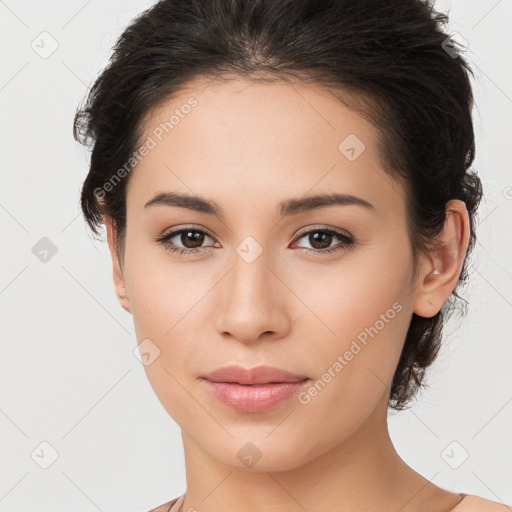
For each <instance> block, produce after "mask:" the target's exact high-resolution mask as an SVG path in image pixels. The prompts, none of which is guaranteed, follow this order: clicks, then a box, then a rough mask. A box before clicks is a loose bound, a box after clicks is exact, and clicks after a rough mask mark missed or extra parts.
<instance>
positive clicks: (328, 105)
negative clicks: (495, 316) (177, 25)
mask: <svg viewBox="0 0 512 512" xmlns="http://www.w3.org/2000/svg"><path fill="white" fill-rule="evenodd" d="M190 97H194V98H196V99H197V100H198V105H197V106H196V107H194V108H193V109H192V111H191V113H190V114H188V116H184V118H183V119H181V120H180V122H179V124H177V125H176V126H175V127H174V129H173V130H172V131H170V132H169V134H168V135H167V136H165V137H164V138H162V140H161V141H159V142H158V144H157V146H156V147H155V148H153V149H152V150H151V151H150V152H149V154H148V155H147V156H146V157H145V158H144V159H143V160H142V161H141V162H140V163H139V164H138V165H137V166H136V167H135V169H134V170H132V173H131V175H130V178H129V179H130V181H129V183H128V189H127V231H126V240H125V245H124V251H123V253H122V255H119V254H118V253H117V251H116V248H115V229H114V225H113V223H112V220H111V219H110V218H109V217H108V216H105V225H106V229H107V237H108V243H109V248H110V253H111V256H112V262H113V276H114V283H115V287H116V292H117V295H118V297H119V300H120V303H121V305H122V306H123V307H124V308H125V309H126V310H127V311H129V312H130V313H131V314H132V315H133V319H134V324H135V330H136V335H137V340H138V342H139V343H140V342H141V341H142V340H144V339H146V338H149V339H150V340H151V341H152V343H154V344H155V345H156V346H157V347H158V349H159V350H160V356H159V357H157V358H156V359H155V360H154V361H153V362H152V363H151V364H150V365H148V366H145V367H144V368H145V371H146V373H147V376H148V378H149V381H150V383H151V385H152V387H153V389H154V390H155V392H156V394H157V396H158V398H159V400H160V401H161V403H162V405H163V406H164V407H165V409H166V410H167V411H168V413H169V414H170V415H171V416H172V418H174V420H175V421H176V422H177V423H178V424H179V425H180V427H181V430H182V438H183V445H184V453H185V461H186V477H187V492H186V497H185V501H184V504H183V510H189V508H190V507H195V509H197V510H200V511H201V512H209V511H218V510H223V511H224V512H230V511H240V510H245V511H249V512H251V511H257V510H266V511H270V512H284V511H286V512H292V511H303V510H309V511H317V510H329V509H330V510H337V511H343V512H345V511H346V512H348V511H354V510H365V511H368V512H372V511H375V512H377V511H379V512H382V510H397V511H399V510H400V511H401V512H420V511H425V512H427V511H429V512H436V511H438V512H442V511H448V510H450V509H451V508H453V507H454V506H455V505H456V504H457V503H458V502H459V501H460V496H459V495H457V494H454V493H451V492H448V491H446V490H444V489H442V488H439V487H438V486H436V485H434V484H433V483H430V482H429V481H428V480H426V479H425V478H424V477H423V476H421V475H419V474H418V473H416V472H415V471H414V470H413V469H412V468H410V467H409V466H408V465H407V464H406V463H405V462H404V461H402V459H401V458H400V456H399V455H398V454H397V452H396V451H395V449H394V447H393V444H392V442H391V439H390V436H389V432H388V426H387V402H388V395H389V389H390V388H389V387H390V385H391V381H392V377H393V373H394V371H395V368H396V366H397V363H398V359H399V356H400V353H401V349H402V346H403V343H404V341H405V336H406V332H407V329H408V326H409V323H410V320H411V317H412V313H413V312H415V313H416V314H418V315H421V316H425V317H431V316H433V315H435V314H436V313H437V312H438V311H439V310H440V309H441V307H442V305H443V303H444V302H445V300H446V299H447V298H448V296H449V295H450V293H451V292H452V290H453V289H454V287H455V285H456V284H457V279H458V277H459V274H460V271H461V265H462V262H463V258H464V256H465V254H466V248H467V245H468V239H469V217H468V213H467V210H466V207H465V205H464V203H463V202H461V201H455V200H454V201H450V202H449V203H448V206H449V210H450V212H451V214H450V215H447V218H446V223H445V229H444V231H443V234H442V236H441V237H440V239H439V241H440V245H439V249H437V250H436V251H435V252H433V253H431V255H430V256H429V257H425V256H423V257H422V258H421V267H420V268H421V271H420V273H419V276H418V278H417V280H416V281H415V282H414V283H413V284H412V285H411V283H410V280H411V277H412V271H413V267H412V254H411V249H410V243H409V239H408V237H407V232H406V217H405V200H404V191H403V189H402V187H401V186H400V185H399V184H398V183H396V182H394V181H393V180H392V179H391V178H390V176H389V175H387V174H386V173H385V172H384V170H383V167H382V162H381V160H380V157H379V153H378V151H377V146H376V135H377V133H376V130H375V128H374V127H373V126H372V125H371V124H369V123H368V122H367V121H366V120H364V119H363V118H362V117H360V116H359V115H358V114H357V113H356V112H354V111H352V110H350V109H348V108H347V107H345V106H344V105H343V104H342V103H340V102H339V101H338V100H336V99H335V98H334V97H333V96H332V95H331V94H330V93H329V92H326V91H325V90H323V89H322V88H321V87H319V86H318V85H314V84H293V85H292V84H287V83H284V82H276V83H272V84H268V83H267V84H264V83H255V82H249V81H243V80H241V79H236V80H233V81H230V82H208V83H207V82H205V81H201V80H197V81H195V82H192V83H191V84H190V86H189V87H188V88H186V89H182V91H181V92H180V95H179V96H176V97H174V98H173V99H172V101H168V102H166V103H164V104H161V105H160V106H159V107H158V108H156V109H155V110H153V111H152V112H151V113H150V114H151V115H150V116H149V117H148V119H147V125H146V135H147V134H150V133H151V130H153V129H154V128H155V127H156V126H158V125H159V123H161V122H163V121H165V120H168V119H169V117H170V116H171V115H172V113H173V112H174V110H175V109H176V108H179V107H180V106H181V105H183V104H184V103H186V101H187V100H188V99H189V98H190ZM350 134H355V135H356V136H357V137H358V138H359V139H360V140H361V141H363V142H364V144H365V146H366V149H365V150H364V152H363V153H362V154H361V155H360V156H359V157H358V158H357V159H356V160H355V161H349V160H348V159H347V158H346V157H345V156H344V155H343V154H342V153H341V152H340V151H339V150H338V145H339V144H340V142H341V141H343V140H344V139H345V138H346V137H347V136H348V135H350ZM161 191H174V192H179V193H189V194H193V195H198V196H201V197H205V198H208V199H210V200H213V201H215V203H216V204H217V205H218V206H219V207H220V208H222V210H223V211H224V217H223V218H222V219H220V218H217V217H215V216H214V215H209V214H206V213H199V212H195V211H192V210H189V209H187V208H183V207H176V206H164V205H159V206H154V207H149V208H145V207H144V204H145V203H146V202H147V201H149V200H150V199H151V198H152V197H153V196H154V195H155V194H156V193H157V192H161ZM332 192H340V193H350V194H353V195H355V196H358V197H360V198H363V199H365V200H366V201H368V202H370V203H371V204H372V205H373V206H374V208H373V209H366V208H363V207H361V206H357V205H344V206H339V205H337V206H330V207H325V208H322V209H318V210H315V211H310V212H302V213H298V214H296V215H293V216H290V217H285V218H282V219H281V218H280V216H279V211H278V206H277V205H278V204H279V203H280V202H281V201H283V200H287V199H290V198H295V199H298V198H301V197H303V196H304V195H313V194H317V193H332ZM191 225H193V227H194V228H195V229H203V230H206V231H207V232H209V233H211V234H212V235H213V236H212V237H210V236H209V235H205V236H204V238H203V239H202V240H203V242H202V246H201V247H202V248H203V252H202V253H195V254H192V255H190V256H181V255H178V254H175V253H172V252H170V251H169V250H166V249H165V248H164V246H163V245H162V244H161V243H159V242H156V241H155V238H156V237H158V236H160V235H163V234H166V233H168V232H170V231H171V230H176V229H179V228H182V227H190V226H191ZM315 228H316V229H317V230H318V229H326V228H331V229H338V230H341V231H344V232H347V233H349V234H350V235H351V236H352V237H353V238H354V239H355V245H354V246H353V247H350V248H346V247H343V245H342V244H341V242H340V240H339V239H337V238H336V237H332V238H331V242H330V243H329V240H328V241H327V242H326V243H325V244H324V245H323V246H322V245H321V244H319V243H318V242H317V243H316V244H315V240H314V239H312V237H311V236H308V235H306V236H304V235H302V234H301V235H300V237H299V236H298V234H299V230H301V231H310V230H314V229H315ZM248 236H251V237H253V238H254V239H255V240H256V241H257V244H259V246H260V247H261V249H262V253H261V254H260V255H259V257H258V258H256V259H255V261H253V262H251V263H248V262H247V261H246V260H244V259H243V258H242V257H241V256H240V255H239V254H238V253H237V251H236V249H237V247H238V246H239V244H240V243H241V242H242V241H243V240H244V239H245V238H246V237H248ZM172 240H173V242H174V243H175V244H176V245H177V246H179V247H182V248H183V247H188V248H192V247H194V246H193V245H192V244H191V243H190V242H189V243H188V245H184V244H186V243H187V239H185V242H183V239H182V238H181V237H180V236H179V235H178V236H175V237H174V238H173V239H172ZM199 243H201V242H199ZM323 247H328V248H331V247H339V250H338V251H334V252H331V253H329V254H322V253H321V251H322V250H324V251H325V249H323ZM306 249H310V250H314V249H317V250H318V252H317V253H316V254H313V253H311V254H307V253H306V252H305V250H306ZM251 250H254V249H251ZM436 269H437V273H434V271H435V270H436ZM394 303H398V304H400V305H401V310H400V312H397V313H396V315H395V316H394V318H393V319H392V320H389V321H388V322H387V323H386V324H385V327H384V328H382V329H380V330H379V332H378V334H377V335H376V336H374V337H373V338H370V339H369V341H368V344H367V345H366V346H364V348H363V349H362V350H361V351H360V352H359V353H358V354H357V355H355V356H354V357H353V359H352V360H351V361H349V362H348V364H346V366H344V368H343V370H342V371H341V372H339V373H338V374H337V375H336V377H335V378H333V379H332V380H331V381H330V382H329V383H328V384H327V385H326V386H325V387H324V388H323V389H322V390H321V392H319V393H318V394H317V395H316V396H315V397H313V398H311V401H310V402H309V403H308V404H301V403H299V401H298V400H297V399H296V398H292V399H290V400H287V401H286V402H284V403H281V404H280V405H279V406H277V407H275V408H274V409H272V410H270V411H267V412H264V413H256V414H251V413H242V412H237V411H235V410H234V409H231V408H228V407H227V406H225V405H223V404H222V403H220V402H218V401H217V400H216V399H215V398H214V397H213V396H212V395H210V394H209V393H208V391H207V390H206V388H205V386H204V383H203V382H202V381H201V380H200V379H199V376H200V375H203V374H205V373H207V372H210V371H212V370H214V369H216V368H219V367H222V366H225V365H228V364H240V365H241V366H244V367H246V368H252V367H254V366H259V365H260V364H266V365H270V366H276V367H278V368H282V369H286V370H289V371H291V372H294V373H299V374H305V375H307V376H309V377H310V378H311V379H312V380H313V382H315V381H317V380H318V379H321V378H322V375H323V374H324V373H325V372H326V371H327V369H328V368H329V367H332V366H333V363H334V362H335V361H336V359H337V357H338V355H340V354H341V355H343V354H344V353H345V352H346V351H347V350H348V349H349V348H350V346H351V344H352V342H353V340H355V339H356V338H357V335H358V334H359V333H361V332H362V331H364V329H365V328H367V327H370V326H373V325H375V323H376V321H377V320H378V319H379V318H381V316H380V315H382V314H386V311H388V310H389V309H390V308H391V309H392V305H393V304H394ZM247 442H251V443H253V444H254V445H255V446H256V447H257V449H258V450H259V452H261V454H262V457H261V459H260V460H259V461H258V462H257V463H256V464H255V465H254V466H252V467H247V466H246V465H245V464H244V463H243V462H242V461H241V460H240V459H239V458H238V457H237V452H238V451H239V450H240V449H241V448H242V447H243V446H244V445H245V444H246V443H247ZM440 464H442V462H441V461H440Z"/></svg>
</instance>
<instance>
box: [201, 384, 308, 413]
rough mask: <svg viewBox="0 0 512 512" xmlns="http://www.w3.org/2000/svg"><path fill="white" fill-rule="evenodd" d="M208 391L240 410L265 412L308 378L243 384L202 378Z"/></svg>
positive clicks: (299, 387) (298, 388)
mask: <svg viewBox="0 0 512 512" xmlns="http://www.w3.org/2000/svg"><path fill="white" fill-rule="evenodd" d="M203 380H204V382H205V384H206V387H207V389H208V391H210V393H212V395H213V396H215V397H216V398H217V399H218V400H219V401H220V402H222V403H223V404H225V405H227V406H229V407H232V408H233V409H236V410H237V411H240V412H252V413H255V412H265V411H268V410H270V409H272V408H274V407H276V406H277V405H278V404H280V403H281V402H284V401H285V400H288V399H289V398H291V397H292V396H293V395H294V394H296V393H298V392H299V391H300V390H301V388H302V387H304V385H305V384H306V383H307V382H308V381H309V379H306V380H302V381H300V382H280V383H275V384H258V385H254V386H244V385H242V384H237V383H230V382H212V381H209V380H207V379H203Z"/></svg>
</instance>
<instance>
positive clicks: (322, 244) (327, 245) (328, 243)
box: [310, 232, 332, 249]
mask: <svg viewBox="0 0 512 512" xmlns="http://www.w3.org/2000/svg"><path fill="white" fill-rule="evenodd" d="M311 237H312V238H313V240H314V242H315V243H318V239H319V238H321V239H322V240H321V241H320V245H321V247H316V246H315V243H311V245H312V246H313V247H315V248H316V249H325V248H326V247H329V246H330V245H331V241H332V235H331V234H329V233H318V232H317V233H315V234H313V235H310V238H311ZM326 237H327V243H325V238H326ZM310 242H311V240H310Z"/></svg>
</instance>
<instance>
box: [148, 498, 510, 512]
mask: <svg viewBox="0 0 512 512" xmlns="http://www.w3.org/2000/svg"><path fill="white" fill-rule="evenodd" d="M177 501H178V498H174V499H173V500H171V501H168V502H167V503H164V504H163V505H159V506H158V507H156V508H152V509H151V510H149V511H148V512H169V510H171V507H172V506H173V505H174V504H175V503H176V502H177ZM507 512H508V511H507Z"/></svg>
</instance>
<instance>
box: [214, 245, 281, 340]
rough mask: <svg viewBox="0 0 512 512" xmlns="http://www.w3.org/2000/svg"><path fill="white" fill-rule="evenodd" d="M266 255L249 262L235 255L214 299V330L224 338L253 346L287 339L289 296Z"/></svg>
mask: <svg viewBox="0 0 512 512" xmlns="http://www.w3.org/2000/svg"><path fill="white" fill-rule="evenodd" d="M267 252H269V251H267ZM267 252H266V251H263V252H262V253H261V254H260V255H259V256H258V257H257V258H256V259H255V260H254V261H252V262H251V260H246V259H244V258H243V257H241V256H239V255H238V254H235V256H234V258H233V267H232V268H231V271H230V272H229V273H228V275H227V276H226V277H225V280H224V281H225V282H224V286H223V287H222V288H221V291H220V294H219V295H218V296H217V297H216V305H215V308H216V315H217V317H216V328H217V330H218V332H220V333H221V334H222V335H223V336H228V335H231V336H232V337H233V338H235V339H237V340H239V341H241V342H243V343H255V342H259V341H261V340H262V339H267V338H268V337H274V338H281V337H285V336H286V335H287V333H288V331H289V329H290V326H291V322H290V318H289V314H288V311H287V307H286V305H287V300H288V301H289V300H290V297H291V292H290V291H289V290H288V288H287V287H286V286H285V285H284V284H283V278H284V276H280V275H278V274H279V272H278V271H277V272H276V270H274V268H271V266H270V265H272V262H270V261H269V260H270V258H269V257H267ZM272 266H273V267H274V265H272ZM217 301H218V302H217Z"/></svg>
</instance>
